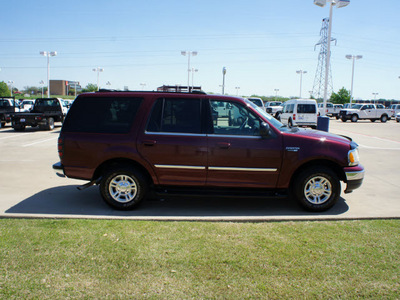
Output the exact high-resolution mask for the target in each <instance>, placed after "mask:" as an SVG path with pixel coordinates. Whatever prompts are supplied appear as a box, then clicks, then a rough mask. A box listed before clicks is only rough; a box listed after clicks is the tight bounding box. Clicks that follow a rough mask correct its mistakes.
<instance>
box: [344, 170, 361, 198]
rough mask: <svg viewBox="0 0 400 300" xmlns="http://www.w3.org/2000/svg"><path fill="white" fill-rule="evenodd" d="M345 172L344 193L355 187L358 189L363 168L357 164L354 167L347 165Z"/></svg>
mask: <svg viewBox="0 0 400 300" xmlns="http://www.w3.org/2000/svg"><path fill="white" fill-rule="evenodd" d="M344 172H345V174H346V183H347V187H346V190H345V191H344V192H345V193H346V194H348V193H351V192H352V191H354V190H355V189H358V188H359V187H360V186H361V185H362V182H363V180H364V174H365V170H364V167H363V166H361V165H358V166H356V167H348V168H345V170H344Z"/></svg>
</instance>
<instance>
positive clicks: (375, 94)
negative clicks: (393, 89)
mask: <svg viewBox="0 0 400 300" xmlns="http://www.w3.org/2000/svg"><path fill="white" fill-rule="evenodd" d="M372 95H374V104H375V102H376V96H377V95H379V93H372Z"/></svg>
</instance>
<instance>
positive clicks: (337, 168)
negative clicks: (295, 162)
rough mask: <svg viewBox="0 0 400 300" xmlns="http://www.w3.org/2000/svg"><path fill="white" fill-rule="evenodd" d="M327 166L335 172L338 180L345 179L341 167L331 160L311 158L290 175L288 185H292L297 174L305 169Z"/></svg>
mask: <svg viewBox="0 0 400 300" xmlns="http://www.w3.org/2000/svg"><path fill="white" fill-rule="evenodd" d="M321 166H323V167H327V168H330V169H331V170H333V172H335V174H336V175H337V177H338V178H339V180H341V181H345V180H346V174H345V173H344V171H343V169H342V168H341V167H340V166H339V165H337V164H335V163H334V162H332V161H329V160H313V161H310V162H307V163H305V164H304V165H301V166H300V167H299V168H298V169H297V170H296V171H295V172H294V173H293V176H292V179H291V180H290V186H291V187H292V186H293V181H294V180H296V178H297V176H298V175H299V174H300V173H301V172H303V171H304V170H305V169H308V168H311V167H321Z"/></svg>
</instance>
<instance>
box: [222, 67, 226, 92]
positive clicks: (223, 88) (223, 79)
mask: <svg viewBox="0 0 400 300" xmlns="http://www.w3.org/2000/svg"><path fill="white" fill-rule="evenodd" d="M225 75H226V68H225V67H223V68H222V95H225Z"/></svg>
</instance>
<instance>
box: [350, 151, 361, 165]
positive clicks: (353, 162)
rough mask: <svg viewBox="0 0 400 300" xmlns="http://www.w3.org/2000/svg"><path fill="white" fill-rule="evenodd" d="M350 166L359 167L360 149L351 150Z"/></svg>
mask: <svg viewBox="0 0 400 300" xmlns="http://www.w3.org/2000/svg"><path fill="white" fill-rule="evenodd" d="M347 157H348V160H349V166H357V165H358V164H359V163H360V156H359V155H358V148H355V149H353V150H350V151H349V153H348V155H347Z"/></svg>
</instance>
